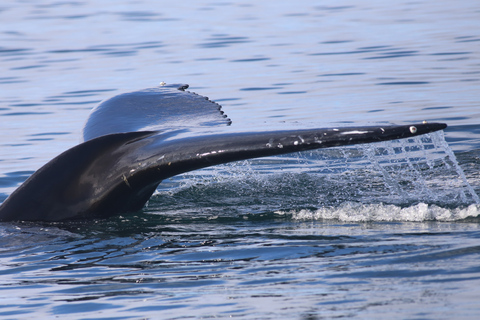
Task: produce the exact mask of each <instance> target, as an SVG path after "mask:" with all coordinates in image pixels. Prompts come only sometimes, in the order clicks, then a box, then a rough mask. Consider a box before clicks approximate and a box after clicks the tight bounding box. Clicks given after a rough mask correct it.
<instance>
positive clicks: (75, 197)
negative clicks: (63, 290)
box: [0, 85, 446, 221]
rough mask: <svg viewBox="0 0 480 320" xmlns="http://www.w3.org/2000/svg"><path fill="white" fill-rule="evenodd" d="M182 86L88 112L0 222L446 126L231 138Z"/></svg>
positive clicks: (112, 207) (70, 212) (119, 207)
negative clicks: (217, 169)
mask: <svg viewBox="0 0 480 320" xmlns="http://www.w3.org/2000/svg"><path fill="white" fill-rule="evenodd" d="M187 88H188V86H187V85H176V86H160V87H157V88H152V89H146V90H142V91H136V92H132V93H127V94H123V95H119V96H116V97H114V98H112V99H109V100H106V101H105V102H102V103H101V104H100V105H99V106H98V107H96V108H95V109H94V110H93V111H92V113H91V115H90V117H89V119H88V120H87V123H86V125H85V128H84V133H83V135H84V140H85V141H84V142H82V143H80V144H79V145H77V146H75V147H73V148H71V149H69V150H67V151H65V152H63V153H62V154H60V155H59V156H57V157H56V158H54V159H53V160H51V161H50V162H48V163H47V164H46V165H44V166H43V167H42V168H40V169H39V170H38V171H36V172H35V173H34V174H33V175H32V176H30V178H28V179H27V180H26V181H25V182H24V183H23V184H22V185H21V186H20V187H19V188H18V189H17V190H15V191H14V192H13V193H12V194H11V195H10V196H9V197H8V198H7V199H6V200H5V201H4V202H3V204H2V205H1V206H0V221H20V220H23V221H61V220H73V219H91V218H106V217H109V216H112V215H115V214H120V213H124V212H130V211H137V210H140V209H141V208H142V207H143V206H144V204H145V203H146V202H147V201H148V199H149V198H150V196H151V195H152V194H153V192H154V191H155V189H156V187H157V186H158V184H159V183H160V182H161V181H162V180H164V179H167V178H170V177H172V176H175V175H178V174H181V173H184V172H188V171H192V170H197V169H200V168H205V167H209V166H213V165H217V164H222V163H228V162H232V161H238V160H245V159H251V158H258V157H266V156H274V155H280V154H285V153H292V152H297V151H304V150H313V149H319V148H329V147H335V146H344V145H353V144H359V143H371V142H378V141H386V140H393V139H402V138H408V137H413V136H418V135H422V134H426V133H429V132H433V131H437V130H442V129H444V128H446V124H442V123H421V124H414V125H401V126H359V127H343V128H327V129H301V130H280V131H262V130H257V131H254V132H238V131H235V130H234V129H233V128H232V126H230V127H227V126H228V125H230V123H231V121H230V119H228V118H227V117H226V116H225V114H224V113H223V112H222V111H221V107H220V106H219V105H218V104H216V103H214V102H212V101H210V100H208V99H207V98H205V97H202V96H200V95H197V94H194V93H191V92H188V91H186V89H187Z"/></svg>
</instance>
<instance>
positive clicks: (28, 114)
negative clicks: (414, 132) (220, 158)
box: [0, 0, 480, 319]
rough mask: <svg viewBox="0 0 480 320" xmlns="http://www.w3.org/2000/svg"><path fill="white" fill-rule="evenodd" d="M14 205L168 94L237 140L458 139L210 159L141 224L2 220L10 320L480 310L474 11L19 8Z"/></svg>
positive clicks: (181, 5)
mask: <svg viewBox="0 0 480 320" xmlns="http://www.w3.org/2000/svg"><path fill="white" fill-rule="evenodd" d="M0 19H1V21H2V23H1V24H0V39H1V42H0V62H1V65H2V72H1V75H0V201H3V200H4V199H6V197H7V196H8V195H9V194H10V193H11V192H12V191H13V190H14V189H15V188H16V187H17V186H18V185H19V184H21V183H22V182H23V181H24V180H25V179H26V178H27V177H28V176H30V175H31V174H32V173H33V172H34V171H35V170H36V169H38V168H39V167H40V166H41V165H43V164H44V163H46V162H47V161H49V160H50V159H52V158H53V157H54V156H56V155H58V154H59V153H61V152H62V151H64V150H66V149H68V148H70V147H72V146H74V145H76V144H78V143H79V142H80V140H81V134H80V132H81V130H82V126H83V124H84V123H85V120H86V118H87V117H88V114H89V111H90V110H91V109H92V108H93V107H94V106H96V105H97V104H98V103H99V102H100V101H101V100H103V99H107V98H109V97H111V96H113V95H115V94H118V93H120V92H123V91H130V90H136V89H142V88H146V87H151V86H156V85H158V84H159V83H160V82H161V81H165V82H167V83H188V84H190V89H191V90H192V91H195V92H197V93H199V94H202V95H205V96H208V97H209V98H211V99H212V100H215V101H217V102H219V103H220V104H221V105H222V106H223V110H224V111H225V112H226V114H227V115H228V116H229V117H230V118H231V119H232V121H233V123H232V126H236V127H237V128H240V129H245V128H251V129H252V130H253V129H254V128H257V127H259V128H262V129H264V128H265V127H269V128H272V129H279V128H285V127H293V128H303V127H312V126H314V127H333V126H339V125H342V126H348V125H352V126H355V125H376V124H382V125H384V124H392V123H396V124H408V123H418V122H422V121H424V120H425V121H430V122H446V123H447V124H448V125H449V127H448V128H447V129H446V130H445V133H442V132H439V133H433V134H430V135H426V136H422V137H418V138H415V139H407V140H397V141H391V142H384V143H378V144H372V145H359V146H352V147H344V148H331V149H324V150H319V151H312V152H303V153H298V154H292V155H285V156H282V157H274V158H266V159H255V160H249V161H242V162H237V163H232V164H228V165H223V166H219V167H212V168H207V169H205V170H201V171H197V172H191V173H187V174H184V175H181V176H178V177H174V178H172V179H168V180H166V181H164V182H163V183H162V184H161V185H160V187H159V189H158V190H157V192H156V193H155V195H154V196H153V197H152V198H151V200H150V201H149V203H148V205H147V206H146V207H145V208H144V210H142V211H140V212H135V213H130V214H125V215H122V216H117V217H112V218H110V219H106V220H94V221H88V222H82V221H80V222H69V223H50V224H44V223H1V224H0V316H1V317H2V318H5V319H32V318H71V319H144V318H149V319H187V318H188V319H191V318H194V319H195V318H220V319H224V318H239V319H321V318H335V317H342V318H353V319H365V318H368V319H375V318H378V319H384V318H390V319H452V318H455V319H477V318H478V315H479V313H480V308H479V307H478V297H479V296H480V290H479V289H478V288H479V284H480V283H479V278H480V263H479V253H480V246H479V239H480V231H479V221H480V220H479V209H480V207H479V204H478V202H479V201H478V196H477V194H478V193H479V191H480V183H479V181H480V177H479V173H478V172H479V171H480V170H479V169H480V161H479V159H480V153H479V151H478V150H480V139H479V137H480V125H479V119H480V108H479V104H478V103H479V100H480V99H479V98H480V96H479V92H480V87H479V83H480V82H479V79H480V78H479V74H480V50H479V48H480V47H479V46H478V44H479V42H480V38H479V36H478V34H477V32H476V30H478V27H479V24H480V6H479V4H478V3H477V2H476V1H460V2H452V1H446V0H445V1H437V2H435V4H434V5H433V4H432V3H431V2H428V1H416V2H409V1H396V2H382V1H348V0H346V1H342V2H338V1H306V0H300V1H295V2H279V1H262V2H259V1H237V2H227V1H215V2H202V1H200V2H195V3H185V2H164V1H101V2H98V1H51V2H49V1H44V2H42V3H37V2H24V1H7V2H5V3H2V4H1V5H0Z"/></svg>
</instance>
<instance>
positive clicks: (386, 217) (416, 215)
mask: <svg viewBox="0 0 480 320" xmlns="http://www.w3.org/2000/svg"><path fill="white" fill-rule="evenodd" d="M278 213H279V214H289V215H291V216H292V219H294V220H339V221H344V222H368V221H458V220H463V219H466V218H475V217H478V216H479V215H480V205H478V204H471V205H469V206H468V207H465V208H453V209H448V208H441V207H439V206H436V205H429V204H426V203H419V204H416V205H412V206H410V207H405V208H402V207H400V206H397V205H391V204H362V203H356V202H346V203H342V204H341V205H339V206H337V207H323V208H320V209H318V210H299V211H288V212H281V211H280V212H278Z"/></svg>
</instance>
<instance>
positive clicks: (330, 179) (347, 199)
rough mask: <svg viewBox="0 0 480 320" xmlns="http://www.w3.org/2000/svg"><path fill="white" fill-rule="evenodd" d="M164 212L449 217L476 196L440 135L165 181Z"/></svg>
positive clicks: (470, 211) (463, 214) (463, 213)
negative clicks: (167, 207) (183, 210)
mask: <svg viewBox="0 0 480 320" xmlns="http://www.w3.org/2000/svg"><path fill="white" fill-rule="evenodd" d="M470 179H472V178H470ZM161 187H162V188H161V189H159V190H158V192H157V194H156V196H157V200H158V203H159V205H161V206H162V211H165V209H166V207H165V205H166V204H167V203H170V204H171V207H172V210H173V211H175V212H177V213H178V211H179V210H182V207H184V209H186V211H188V212H190V211H192V213H193V212H196V213H198V212H208V213H209V214H215V215H220V216H222V215H225V214H228V213H226V212H229V213H232V214H234V215H245V214H251V213H258V212H275V213H277V214H281V215H287V216H289V217H292V218H293V219H299V220H304V219H337V220H342V221H432V220H437V221H454V220H462V219H465V218H468V217H477V216H478V215H480V212H479V210H480V205H479V203H480V201H479V197H478V195H477V194H476V192H475V190H474V189H473V188H472V186H471V185H470V183H469V178H468V177H467V176H466V175H465V173H464V172H463V170H462V168H461V167H460V166H459V164H458V161H457V159H456V157H455V155H454V153H453V152H452V150H451V149H450V147H449V146H448V144H447V143H446V141H445V139H444V135H443V132H436V133H432V134H428V135H423V136H420V137H415V138H409V139H401V140H394V141H387V142H380V143H373V144H365V145H356V146H351V147H338V148H330V149H324V150H315V151H309V152H301V153H296V154H290V155H284V156H278V157H272V158H261V159H253V160H248V161H240V162H235V163H231V164H227V165H221V166H215V167H211V168H207V169H204V170H199V171H195V172H190V173H188V174H185V175H183V176H180V177H177V178H174V179H172V180H169V181H166V183H163V184H162V185H161Z"/></svg>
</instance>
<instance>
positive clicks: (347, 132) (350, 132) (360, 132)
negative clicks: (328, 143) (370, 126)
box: [340, 130, 368, 134]
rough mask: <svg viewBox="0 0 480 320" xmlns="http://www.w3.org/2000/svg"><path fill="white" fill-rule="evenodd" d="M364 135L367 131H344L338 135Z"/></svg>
mask: <svg viewBox="0 0 480 320" xmlns="http://www.w3.org/2000/svg"><path fill="white" fill-rule="evenodd" d="M364 133H368V131H359V130H353V131H345V132H342V133H340V134H364Z"/></svg>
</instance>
